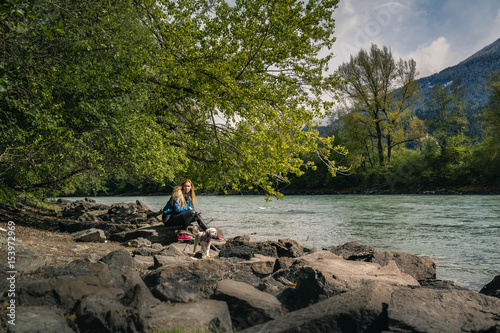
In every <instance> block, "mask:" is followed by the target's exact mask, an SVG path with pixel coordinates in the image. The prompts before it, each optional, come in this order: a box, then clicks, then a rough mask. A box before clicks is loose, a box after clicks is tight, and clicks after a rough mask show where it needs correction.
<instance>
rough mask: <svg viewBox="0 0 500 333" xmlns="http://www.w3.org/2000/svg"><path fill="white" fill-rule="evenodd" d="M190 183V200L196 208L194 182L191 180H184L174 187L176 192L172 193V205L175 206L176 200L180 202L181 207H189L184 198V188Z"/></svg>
mask: <svg viewBox="0 0 500 333" xmlns="http://www.w3.org/2000/svg"><path fill="white" fill-rule="evenodd" d="M187 182H189V183H190V184H191V191H189V199H190V200H191V203H192V204H193V209H194V208H195V206H194V198H195V195H194V185H193V182H192V181H191V180H190V179H184V180H183V181H182V183H180V184H179V185H177V186H176V187H174V190H173V191H172V202H171V204H172V205H173V204H174V200H177V201H178V202H180V203H181V206H187V202H186V199H185V198H184V192H183V188H182V187H183V186H184V184H186V183H187Z"/></svg>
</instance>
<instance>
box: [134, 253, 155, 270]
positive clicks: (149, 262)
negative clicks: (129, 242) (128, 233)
mask: <svg viewBox="0 0 500 333" xmlns="http://www.w3.org/2000/svg"><path fill="white" fill-rule="evenodd" d="M134 262H135V265H136V267H137V268H142V269H145V270H149V269H153V267H154V259H153V257H152V256H141V255H134Z"/></svg>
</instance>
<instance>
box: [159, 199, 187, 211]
mask: <svg viewBox="0 0 500 333" xmlns="http://www.w3.org/2000/svg"><path fill="white" fill-rule="evenodd" d="M173 201H174V204H173V206H172V204H171V202H172V198H170V199H169V200H168V202H167V204H166V205H165V207H163V214H179V213H181V212H185V211H186V210H189V209H192V210H194V207H193V204H192V203H191V200H187V201H186V203H187V205H186V206H181V202H180V201H179V200H178V199H174V200H173Z"/></svg>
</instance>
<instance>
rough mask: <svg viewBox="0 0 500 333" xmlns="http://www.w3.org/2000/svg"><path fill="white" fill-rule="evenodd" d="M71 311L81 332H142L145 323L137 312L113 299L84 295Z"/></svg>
mask: <svg viewBox="0 0 500 333" xmlns="http://www.w3.org/2000/svg"><path fill="white" fill-rule="evenodd" d="M73 311H74V313H75V315H76V321H75V323H76V324H77V325H78V329H79V330H80V331H81V332H110V333H112V332H144V327H145V322H144V318H143V316H142V315H141V314H140V313H139V311H137V310H136V309H133V308H130V307H127V306H124V305H123V304H121V303H119V302H118V301H116V300H115V299H113V298H107V297H103V296H102V295H93V294H89V295H85V296H84V297H82V299H80V300H78V302H77V303H76V304H75V308H74V310H73Z"/></svg>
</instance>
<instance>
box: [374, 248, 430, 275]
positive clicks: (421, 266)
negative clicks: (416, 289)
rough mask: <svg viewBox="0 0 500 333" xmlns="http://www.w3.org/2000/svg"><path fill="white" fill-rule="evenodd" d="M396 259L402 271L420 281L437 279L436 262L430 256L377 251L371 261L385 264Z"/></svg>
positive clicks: (381, 264)
mask: <svg viewBox="0 0 500 333" xmlns="http://www.w3.org/2000/svg"><path fill="white" fill-rule="evenodd" d="M391 260H394V262H395V263H396V265H398V267H399V269H400V270H401V272H403V273H406V274H408V275H410V276H412V277H414V278H415V279H416V280H418V281H422V280H435V279H436V262H435V261H434V260H432V259H431V258H428V257H419V256H415V255H412V254H408V253H401V252H391V251H387V252H376V253H375V254H374V256H373V259H372V260H371V262H375V263H377V264H379V265H380V266H385V265H387V263H388V262H389V261H391Z"/></svg>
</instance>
